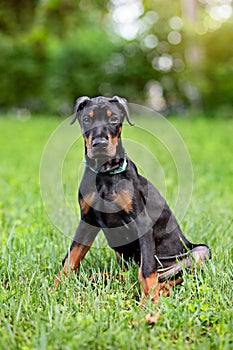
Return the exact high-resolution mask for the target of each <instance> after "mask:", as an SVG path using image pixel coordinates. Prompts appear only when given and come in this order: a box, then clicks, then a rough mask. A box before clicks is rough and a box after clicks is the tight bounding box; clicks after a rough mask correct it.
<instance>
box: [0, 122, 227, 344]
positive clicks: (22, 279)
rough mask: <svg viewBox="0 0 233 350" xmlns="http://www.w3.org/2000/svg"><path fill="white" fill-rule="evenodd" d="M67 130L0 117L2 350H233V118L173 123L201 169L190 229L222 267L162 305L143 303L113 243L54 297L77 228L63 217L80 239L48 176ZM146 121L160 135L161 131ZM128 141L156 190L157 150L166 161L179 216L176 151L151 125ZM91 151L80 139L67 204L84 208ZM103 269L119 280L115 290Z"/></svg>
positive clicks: (67, 180)
mask: <svg viewBox="0 0 233 350" xmlns="http://www.w3.org/2000/svg"><path fill="white" fill-rule="evenodd" d="M61 122H62V120H61V119H55V118H46V117H41V118H31V119H28V120H24V121H22V120H20V119H17V118H14V117H8V118H1V119H0V131H1V137H0V155H1V158H0V159H1V167H0V230H1V252H2V259H1V265H0V274H1V279H0V300H1V308H0V349H1V350H2V349H24V350H26V349H62V350H63V349H134V350H136V349H232V347H233V312H232V309H233V307H232V303H233V288H232V278H233V262H232V258H233V251H232V242H233V230H232V211H233V201H232V197H233V194H232V193H233V188H232V187H233V186H232V184H233V182H232V175H233V157H232V149H233V138H232V135H233V123H232V120H222V121H221V120H219V119H217V120H206V119H200V118H193V119H189V118H186V119H175V118H174V119H171V123H172V124H173V125H174V126H175V128H176V129H177V130H178V132H179V133H180V135H181V137H182V138H183V140H184V143H185V144H186V146H187V149H188V152H189V154H190V157H191V164H192V168H193V180H192V178H191V177H190V178H189V179H188V180H189V181H188V182H189V184H190V182H191V184H192V186H193V192H192V198H191V202H190V204H189V206H188V205H187V208H186V209H187V210H186V212H185V215H184V217H183V218H182V222H181V227H182V229H183V230H184V232H185V233H186V236H187V237H188V238H189V239H190V240H191V241H193V242H197V243H198V242H199V243H206V244H208V245H209V246H210V247H211V250H212V255H213V258H212V261H211V263H208V264H207V265H206V266H205V267H204V269H203V270H202V271H200V269H199V268H198V267H196V268H195V269H194V271H193V273H192V274H191V275H186V274H185V276H184V282H183V284H182V285H181V286H178V287H176V288H175V289H174V291H173V292H172V294H171V296H170V297H167V298H161V299H160V302H159V304H158V305H152V304H151V303H150V301H149V300H148V301H146V303H145V304H144V305H141V304H140V301H139V300H140V299H139V292H138V284H137V268H136V267H135V266H132V267H131V268H130V269H129V271H127V272H124V273H122V272H121V270H120V268H119V267H118V265H117V263H116V261H115V257H114V253H113V252H112V250H111V249H109V248H108V247H107V246H106V243H105V241H104V239H103V237H102V236H101V235H100V238H99V239H98V240H97V242H96V243H95V245H94V247H93V248H92V249H91V250H90V251H89V253H88V254H87V256H86V258H85V259H84V261H83V262H82V264H81V266H80V269H79V272H78V276H77V279H76V278H75V276H69V277H68V280H67V282H64V283H63V284H61V285H60V286H59V288H58V289H57V290H56V291H53V290H52V289H51V286H52V284H53V280H54V277H55V275H56V272H57V271H58V270H59V268H60V263H61V260H62V258H63V257H64V255H65V253H66V250H67V248H68V246H69V243H70V239H71V237H72V235H73V231H72V230H71V228H72V223H71V224H69V222H70V221H69V218H68V217H66V216H65V215H62V214H61V215H59V208H58V209H57V215H58V216H59V217H60V219H62V221H63V222H64V224H65V226H66V227H67V228H68V231H71V232H69V234H67V233H66V234H64V232H63V233H62V232H60V231H59V229H58V228H57V227H56V226H54V225H53V223H52V222H51V221H50V220H49V218H48V216H47V214H46V211H45V209H44V206H43V202H42V199H41V195H40V186H39V169H40V162H41V156H42V152H43V149H44V147H45V144H46V142H47V141H48V138H49V136H50V134H51V133H52V131H53V130H54V129H55V128H56V127H57V126H58V125H60V123H61ZM144 122H145V127H147V128H148V129H149V130H150V131H151V132H152V133H153V130H155V129H156V125H155V123H154V122H153V121H151V120H147V119H146V118H145V120H144ZM143 133H144V134H143ZM124 137H125V139H126V144H127V145H128V146H129V149H130V152H129V154H130V156H131V157H132V158H133V159H134V160H135V161H136V162H137V164H138V165H139V168H140V164H144V163H143V162H145V164H146V165H145V167H146V169H144V168H143V167H142V168H140V169H141V171H142V172H145V173H146V175H147V176H148V177H151V178H152V181H153V182H154V184H156V171H155V170H154V165H153V164H152V163H153V162H151V161H149V162H148V164H147V163H146V160H145V158H148V157H146V156H145V155H148V154H149V151H150V152H152V153H153V157H154V158H155V159H156V162H157V163H156V162H155V163H156V164H159V167H158V184H157V186H158V187H159V189H160V190H161V192H162V193H164V195H165V196H166V199H167V201H168V202H169V204H170V205H171V207H172V208H173V206H174V203H176V197H177V191H178V189H179V176H178V175H177V172H176V166H175V165H174V162H172V160H171V159H170V160H169V155H168V156H166V154H167V153H169V152H167V151H166V150H160V148H163V147H162V146H161V144H160V145H158V147H157V146H156V144H154V143H153V140H152V139H150V137H149V136H148V137H146V135H145V131H143V130H139V128H138V129H137V128H130V127H125V132H124ZM132 139H133V141H131V140H132ZM60 143H61V145H62V144H63V140H62V136H61V140H60ZM138 144H141V145H146V146H147V149H146V150H145V151H144V153H143V152H142V154H140V150H139V151H137V149H138V148H137V147H138ZM134 145H135V148H134ZM134 149H135V154H134ZM82 152H83V150H82V142H81V140H79V141H77V142H76V143H75V144H74V145H72V147H71V148H70V151H69V152H68V154H67V156H66V159H65V161H64V169H63V173H64V174H63V184H64V195H65V196H66V198H67V201H68V206H69V207H70V208H71V207H72V208H76V207H77V203H76V199H75V198H76V193H77V186H78V179H79V177H80V174H81V172H82V165H80V164H81V160H82ZM170 158H171V157H170ZM55 159H56V157H55ZM149 159H150V160H151V159H152V155H151V154H150V157H149ZM150 167H151V168H150ZM159 169H160V170H161V169H162V170H161V171H160V170H159ZM51 171H52V170H51ZM184 171H185V169H184ZM48 179H49V174H48ZM164 179H165V181H164ZM164 184H165V187H166V188H165V189H164ZM160 187H161V188H160ZM181 189H182V186H181ZM183 200H184V201H185V200H187V198H184V199H183ZM187 204H188V203H187ZM70 210H71V209H70ZM177 211H178V212H179V210H178V209H177ZM77 216H78V215H77ZM178 216H179V213H178ZM77 220H78V217H77ZM69 225H70V226H69ZM101 272H106V273H107V274H108V276H109V277H108V278H107V280H106V281H104V280H103V278H102V277H101ZM91 274H94V275H95V281H94V282H93V281H92V280H91V279H90V275H91ZM119 275H120V276H123V277H121V278H116V276H119ZM123 279H124V281H123ZM149 313H151V314H153V315H157V318H156V320H157V322H156V323H155V324H154V325H148V324H147V321H146V315H148V314H149Z"/></svg>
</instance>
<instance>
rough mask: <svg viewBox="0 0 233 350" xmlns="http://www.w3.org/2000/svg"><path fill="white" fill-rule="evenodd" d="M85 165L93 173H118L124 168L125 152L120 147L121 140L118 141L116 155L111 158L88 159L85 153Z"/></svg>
mask: <svg viewBox="0 0 233 350" xmlns="http://www.w3.org/2000/svg"><path fill="white" fill-rule="evenodd" d="M85 166H86V167H87V168H89V169H90V170H91V171H93V172H94V173H96V174H97V173H110V174H114V173H119V172H122V171H124V170H125V169H126V166H127V161H126V153H125V150H124V148H123V147H122V144H121V142H120V143H119V145H118V147H117V151H116V155H115V156H114V157H113V158H108V157H102V158H95V159H90V158H89V157H88V156H87V154H85Z"/></svg>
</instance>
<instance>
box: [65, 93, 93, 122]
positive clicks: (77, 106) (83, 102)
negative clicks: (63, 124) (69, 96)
mask: <svg viewBox="0 0 233 350" xmlns="http://www.w3.org/2000/svg"><path fill="white" fill-rule="evenodd" d="M88 101H90V97H88V96H82V97H79V98H78V99H77V100H76V104H75V107H74V118H73V119H72V120H71V122H70V124H71V125H72V124H74V122H75V121H76V119H77V114H78V111H81V110H82V109H83V108H84V107H85V106H86V104H87V102H88Z"/></svg>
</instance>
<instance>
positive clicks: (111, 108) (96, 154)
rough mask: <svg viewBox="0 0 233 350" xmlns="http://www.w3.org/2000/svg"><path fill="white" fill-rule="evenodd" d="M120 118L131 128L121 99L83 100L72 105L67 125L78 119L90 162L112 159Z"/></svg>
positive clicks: (117, 141) (124, 102)
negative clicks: (125, 120)
mask: <svg viewBox="0 0 233 350" xmlns="http://www.w3.org/2000/svg"><path fill="white" fill-rule="evenodd" d="M124 118H126V119H127V121H128V123H129V124H130V125H134V124H133V123H132V122H131V120H130V117H129V111H128V106H127V101H126V100H125V99H123V98H121V97H118V96H114V97H112V98H107V97H103V96H99V97H95V98H89V97H87V96H83V97H80V98H78V99H77V101H76V105H75V110H74V118H73V119H72V121H71V124H73V123H74V122H75V121H76V119H78V121H79V124H80V127H81V131H82V134H83V137H84V139H85V145H86V153H87V156H88V157H89V158H90V159H96V158H105V157H107V158H113V157H115V155H116V153H117V148H118V146H119V139H120V135H121V129H122V123H123V120H124Z"/></svg>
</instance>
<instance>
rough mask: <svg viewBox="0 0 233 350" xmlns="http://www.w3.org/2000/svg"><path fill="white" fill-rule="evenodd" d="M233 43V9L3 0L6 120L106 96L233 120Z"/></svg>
mask: <svg viewBox="0 0 233 350" xmlns="http://www.w3.org/2000/svg"><path fill="white" fill-rule="evenodd" d="M232 43H233V26H232V0H221V1H219V0H199V1H198V0H177V1H172V0H156V1H155V0H118V1H117V0H108V1H107V0H95V1H93V0H21V1H18V0H1V2H0V76H1V79H0V113H1V114H4V113H6V111H9V110H10V111H12V109H13V110H15V109H16V110H17V111H22V110H23V111H24V113H44V112H46V113H47V112H48V113H52V114H57V115H64V114H68V113H71V112H72V108H73V104H74V100H75V99H76V98H77V97H78V96H80V95H88V96H96V95H100V94H101V95H120V96H124V97H126V98H127V99H128V100H129V101H130V102H137V103H144V104H148V105H150V106H152V107H154V108H155V109H156V110H158V111H160V112H162V113H164V114H169V113H173V114H174V113H175V114H178V113H179V114H181V113H184V112H185V111H186V110H187V109H188V110H200V111H202V112H204V113H205V114H206V115H208V116H209V117H213V116H220V117H225V118H227V117H231V116H232V102H233V44H232ZM25 111H26V112H25Z"/></svg>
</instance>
